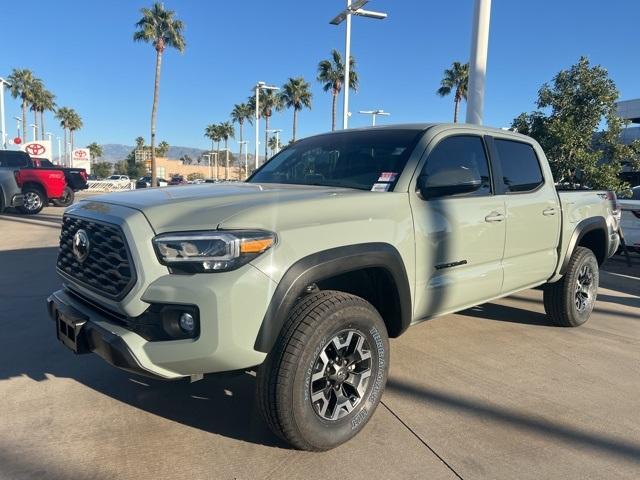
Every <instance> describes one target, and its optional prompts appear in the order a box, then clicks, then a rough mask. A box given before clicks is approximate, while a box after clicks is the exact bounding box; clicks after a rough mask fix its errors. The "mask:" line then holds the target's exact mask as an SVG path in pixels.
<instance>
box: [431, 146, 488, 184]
mask: <svg viewBox="0 0 640 480" xmlns="http://www.w3.org/2000/svg"><path fill="white" fill-rule="evenodd" d="M420 175H421V176H424V177H426V178H425V182H426V185H427V186H429V188H437V189H439V188H443V189H445V188H446V187H450V186H455V185H460V184H476V185H477V188H476V189H475V190H474V191H472V192H468V193H460V194H456V195H455V196H475V195H490V194H491V177H490V176H489V162H488V161H487V155H486V154H485V150H484V144H483V142H482V139H481V138H480V137H476V136H472V135H459V136H454V137H448V138H445V139H444V140H442V141H441V142H440V143H439V144H438V145H436V147H435V148H434V149H433V150H432V151H431V153H430V154H429V158H427V163H425V165H424V167H423V169H422V173H421V174H420Z"/></svg>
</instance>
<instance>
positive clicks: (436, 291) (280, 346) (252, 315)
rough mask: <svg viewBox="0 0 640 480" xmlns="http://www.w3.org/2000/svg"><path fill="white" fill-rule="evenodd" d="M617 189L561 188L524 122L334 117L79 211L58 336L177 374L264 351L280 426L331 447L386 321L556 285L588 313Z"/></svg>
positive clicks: (66, 229) (350, 421)
mask: <svg viewBox="0 0 640 480" xmlns="http://www.w3.org/2000/svg"><path fill="white" fill-rule="evenodd" d="M616 210H617V207H616V199H615V195H613V194H610V193H608V192H598V191H575V192H561V193H558V192H557V191H556V188H555V185H554V180H553V178H552V174H551V170H550V169H549V165H548V163H547V160H546V158H545V155H544V152H543V151H542V150H541V148H540V146H539V145H538V144H537V143H536V142H535V141H534V140H532V139H531V138H528V137H526V136H523V135H519V134H516V133H512V132H508V131H503V130H497V129H491V128H484V127H475V126H470V125H451V124H419V125H398V126H391V127H374V128H366V129H354V130H346V131H341V132H334V133H328V134H324V135H317V136H314V137H310V138H306V139H303V140H300V141H298V142H296V143H294V144H292V145H291V146H289V147H287V148H285V149H284V150H282V151H281V152H280V153H278V154H277V155H276V156H274V157H273V158H272V159H271V160H270V161H268V162H267V163H265V164H264V165H263V166H262V167H261V168H260V169H258V170H257V171H256V172H255V173H254V174H253V175H252V176H251V177H250V178H249V179H248V180H247V181H246V182H243V183H233V184H232V183H229V184H217V185H212V184H204V185H190V186H181V187H172V188H162V189H157V188H156V189H147V190H142V191H132V192H122V193H113V194H108V195H104V196H100V197H92V198H90V199H87V200H84V201H81V202H79V203H77V204H75V205H73V206H71V207H70V208H68V209H67V210H66V212H65V214H64V219H63V226H62V233H61V236H60V252H59V256H58V261H57V270H58V272H59V274H60V275H61V276H62V278H63V280H64V287H63V288H62V289H61V290H58V291H56V292H54V293H53V294H52V295H51V296H50V298H49V300H48V308H49V313H50V315H51V318H52V319H54V320H55V322H56V328H57V336H58V338H59V339H60V340H61V341H62V342H63V343H64V344H65V345H66V346H68V347H69V348H71V349H72V350H73V351H75V352H76V353H87V352H94V353H96V354H98V355H99V356H101V357H102V358H103V359H105V360H106V361H107V362H109V363H111V364H113V365H115V366H116V367H119V368H122V369H125V370H128V371H131V372H136V373H139V374H143V375H148V376H153V377H157V378H163V379H178V378H183V377H186V378H190V379H191V380H192V381H193V380H197V379H199V378H201V377H202V375H203V374H206V373H215V372H228V371H236V370H239V371H242V370H244V369H251V368H253V367H256V366H259V367H258V370H257V371H258V375H257V377H258V378H257V392H258V393H257V395H258V402H259V404H260V408H261V410H262V412H263V414H264V417H265V419H266V421H267V423H268V424H269V426H270V427H271V428H272V429H273V431H274V432H275V433H276V434H277V435H279V436H280V437H282V438H284V439H285V440H286V441H288V442H289V443H290V444H291V445H293V446H295V447H297V448H300V449H306V450H327V449H330V448H333V447H335V446H337V445H340V444H341V443H343V442H345V441H347V440H348V439H350V438H351V437H353V436H354V435H356V434H357V433H358V432H359V431H360V430H361V429H362V428H363V427H364V425H365V424H366V423H367V421H368V420H369V418H370V417H371V416H372V414H373V412H374V410H375V409H376V406H377V405H378V403H379V402H380V397H381V395H382V392H383V390H384V387H385V382H386V379H387V372H388V369H389V361H390V351H389V341H388V338H389V337H397V336H399V335H401V334H402V333H403V332H404V331H405V330H406V329H407V328H408V327H409V326H411V325H414V324H417V323H419V322H421V321H423V320H426V319H429V318H432V317H435V316H438V315H443V314H447V313H450V312H455V311H458V310H462V309H466V308H469V307H471V306H474V305H478V304H481V303H484V302H488V301H490V300H493V299H495V298H498V297H503V296H506V295H510V294H512V293H513V292H517V291H519V290H523V289H528V288H532V287H537V286H542V288H543V290H544V307H545V310H546V312H547V314H548V316H549V318H550V320H551V321H553V322H555V323H556V324H558V325H559V326H565V327H569V326H571V327H575V326H579V325H581V324H583V323H584V322H586V321H587V320H588V318H589V316H590V314H591V311H592V309H593V307H594V302H595V299H596V293H597V289H598V268H599V265H600V264H602V263H603V262H604V261H605V260H606V259H607V258H608V257H609V256H611V255H612V254H613V253H614V252H615V251H616V249H617V247H618V243H619V240H618V235H617V234H616V231H617V229H618V225H617V222H618V219H619V217H618V216H617V213H618V212H617V211H616Z"/></svg>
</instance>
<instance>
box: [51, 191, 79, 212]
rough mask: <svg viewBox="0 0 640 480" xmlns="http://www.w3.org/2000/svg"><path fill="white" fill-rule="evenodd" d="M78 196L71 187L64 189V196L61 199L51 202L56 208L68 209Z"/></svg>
mask: <svg viewBox="0 0 640 480" xmlns="http://www.w3.org/2000/svg"><path fill="white" fill-rule="evenodd" d="M75 197H76V194H75V192H74V191H73V190H72V189H71V188H70V187H64V195H63V196H62V197H61V198H55V199H53V200H51V203H53V205H54V206H56V207H68V206H69V205H71V204H72V203H73V200H74V199H75Z"/></svg>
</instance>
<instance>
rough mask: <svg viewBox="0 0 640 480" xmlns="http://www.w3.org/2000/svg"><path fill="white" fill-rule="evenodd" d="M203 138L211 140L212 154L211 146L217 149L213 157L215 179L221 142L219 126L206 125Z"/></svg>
mask: <svg viewBox="0 0 640 480" xmlns="http://www.w3.org/2000/svg"><path fill="white" fill-rule="evenodd" d="M204 136H205V137H207V138H208V139H210V140H211V153H213V144H214V143H217V144H218V149H217V150H216V156H215V172H216V173H215V178H216V179H217V178H218V155H219V154H220V142H221V141H222V134H221V129H220V124H218V123H212V124H211V125H207V127H206V128H205V129H204Z"/></svg>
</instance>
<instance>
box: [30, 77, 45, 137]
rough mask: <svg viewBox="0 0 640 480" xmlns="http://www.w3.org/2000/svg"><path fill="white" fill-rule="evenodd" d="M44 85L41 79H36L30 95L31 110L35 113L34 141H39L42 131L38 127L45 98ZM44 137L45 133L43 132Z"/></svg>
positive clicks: (32, 84)
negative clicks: (41, 104)
mask: <svg viewBox="0 0 640 480" xmlns="http://www.w3.org/2000/svg"><path fill="white" fill-rule="evenodd" d="M44 91H45V90H44V84H43V83H42V80H40V79H39V78H35V79H34V80H33V82H32V83H31V89H30V92H29V95H28V100H29V104H30V105H31V107H30V110H31V111H32V112H33V125H34V131H35V132H34V133H35V135H34V137H33V139H34V140H37V139H38V132H39V131H40V129H39V126H38V112H39V111H40V103H41V102H42V101H43V98H44ZM43 136H44V132H43Z"/></svg>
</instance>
